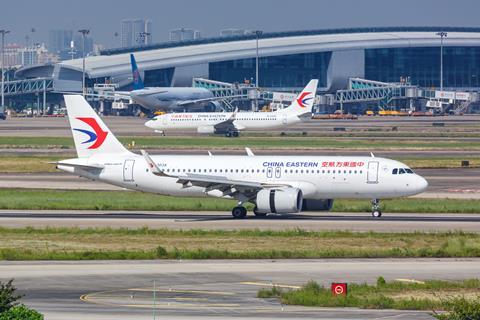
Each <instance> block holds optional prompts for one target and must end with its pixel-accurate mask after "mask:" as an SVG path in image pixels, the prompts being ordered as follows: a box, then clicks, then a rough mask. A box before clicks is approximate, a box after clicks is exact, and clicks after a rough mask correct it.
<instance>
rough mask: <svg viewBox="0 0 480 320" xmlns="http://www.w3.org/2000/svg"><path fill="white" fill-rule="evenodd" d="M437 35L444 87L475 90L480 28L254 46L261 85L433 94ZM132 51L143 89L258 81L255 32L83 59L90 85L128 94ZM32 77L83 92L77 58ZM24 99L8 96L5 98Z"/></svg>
mask: <svg viewBox="0 0 480 320" xmlns="http://www.w3.org/2000/svg"><path fill="white" fill-rule="evenodd" d="M439 31H442V32H446V33H447V36H446V37H443V42H442V48H443V87H444V90H458V91H470V92H477V91H479V90H480V62H479V61H480V28H463V27H383V28H351V29H330V30H306V31H290V32H273V33H263V34H262V36H261V38H260V39H259V44H258V46H259V47H258V49H259V51H258V52H259V57H260V59H259V86H260V87H262V88H264V89H266V90H273V91H294V90H299V89H301V88H302V87H303V86H304V85H305V83H307V82H308V81H309V80H310V79H312V78H316V79H319V81H320V82H319V90H318V91H319V93H335V92H336V91H337V90H339V89H345V88H347V86H348V84H349V79H351V78H361V79H368V80H374V81H379V82H385V83H402V84H405V83H408V84H409V85H413V86H419V87H422V88H428V89H437V90H438V89H439V88H440V73H441V71H440V52H441V46H440V45H441V38H440V36H439V35H437V33H438V32H439ZM132 52H133V53H134V54H135V57H136V59H137V62H138V65H139V68H140V69H141V70H142V76H143V78H144V82H145V85H146V86H190V85H192V82H193V79H194V78H204V79H210V80H215V81H220V82H226V83H235V82H240V83H243V82H244V81H245V80H247V81H250V82H254V81H255V69H256V66H255V58H256V35H254V34H252V35H245V36H234V37H218V38H208V39H199V40H191V41H180V42H167V43H159V44H152V45H148V46H140V47H131V48H121V49H110V50H105V51H103V52H102V53H101V55H99V56H91V57H87V58H86V76H87V86H88V87H90V88H93V86H94V85H95V84H104V83H111V84H115V85H118V87H119V88H120V89H129V88H130V86H131V82H132V77H131V71H130V60H129V54H130V53H132ZM35 78H42V79H51V80H52V81H53V82H52V86H50V87H48V88H47V91H49V90H50V91H52V92H54V91H58V92H64V91H81V79H82V59H74V60H69V61H63V62H61V63H58V64H55V65H52V64H49V65H38V66H30V67H25V68H21V69H19V70H18V71H17V72H16V80H20V81H27V82H28V81H30V82H31V81H34V80H32V79H35ZM7 85H8V84H7ZM18 87H19V88H21V86H20V84H19V86H18ZM22 94H24V93H23V92H21V91H19V92H7V98H8V97H15V95H22ZM25 94H27V93H25ZM39 94H42V92H40V91H39ZM48 94H49V93H48V92H47V95H48Z"/></svg>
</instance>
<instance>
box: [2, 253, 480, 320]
mask: <svg viewBox="0 0 480 320" xmlns="http://www.w3.org/2000/svg"><path fill="white" fill-rule="evenodd" d="M378 276H383V277H385V279H386V280H387V281H390V280H394V279H417V280H426V279H445V280H459V279H464V278H479V277H480V259H476V258H473V259H348V260H343V259H329V260H275V261H270V260H248V261H239V260H229V261H224V260H210V261H161V260H158V261H138V262H137V261H94V262H82V261H79V262H0V279H2V280H5V279H10V278H15V284H16V286H17V287H18V288H19V290H20V293H24V294H25V295H26V296H25V298H24V299H23V301H24V302H25V303H26V304H28V305H29V306H31V307H33V308H35V309H38V310H39V311H40V312H42V313H44V314H45V315H46V319H48V320H64V319H70V320H80V319H82V320H83V319H93V320H96V319H101V320H107V319H112V320H113V319H121V320H123V319H125V320H126V319H152V310H153V308H152V307H153V303H154V302H153V281H154V280H155V288H156V299H155V308H156V315H157V319H162V318H163V319H165V318H169V319H170V318H175V319H198V318H204V317H214V318H215V319H238V318H253V319H277V318H282V319H298V318H305V319H385V318H395V319H433V318H432V317H431V316H430V315H429V312H423V311H396V310H360V309H355V308H345V309H335V308H311V307H295V306H282V305H280V304H279V302H278V301H277V300H275V299H258V298H256V293H257V291H258V290H259V289H260V288H262V287H269V286H271V285H272V284H275V285H278V286H283V287H290V288H295V287H298V286H301V285H302V284H304V283H306V282H307V281H309V280H315V281H317V282H319V283H320V284H322V285H324V286H329V284H330V283H331V282H340V281H341V282H348V283H352V282H354V283H363V282H368V283H374V282H375V280H376V278H377V277H378Z"/></svg>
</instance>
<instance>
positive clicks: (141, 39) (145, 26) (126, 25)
mask: <svg viewBox="0 0 480 320" xmlns="http://www.w3.org/2000/svg"><path fill="white" fill-rule="evenodd" d="M121 40H122V43H121V45H122V47H134V46H140V45H144V44H151V43H152V22H151V21H150V20H149V19H125V20H122V35H121Z"/></svg>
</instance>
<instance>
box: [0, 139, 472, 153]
mask: <svg viewBox="0 0 480 320" xmlns="http://www.w3.org/2000/svg"><path fill="white" fill-rule="evenodd" d="M119 139H120V141H121V142H122V143H124V144H125V145H128V144H130V143H131V142H132V141H135V147H136V148H145V149H149V148H157V149H158V148H169V149H170V148H179V149H185V148H188V149H206V148H209V149H239V148H244V147H252V148H262V149H292V148H293V149H302V148H303V149H305V148H306V149H313V148H324V149H325V148H328V149H355V150H363V149H366V150H372V149H411V150H431V149H448V150H479V149H480V142H479V141H459V140H438V141H437V140H435V141H429V140H422V139H400V140H395V139H394V138H392V139H388V140H385V139H375V138H371V139H364V140H356V139H348V138H339V137H311V136H305V137H295V136H293V137H292V136H278V137H251V136H246V137H240V138H235V139H229V138H225V137H218V136H194V137H183V136H182V137H174V136H171V137H168V136H167V137H142V136H139V137H120V138H119ZM0 148H61V149H73V140H72V138H70V137H1V138H0Z"/></svg>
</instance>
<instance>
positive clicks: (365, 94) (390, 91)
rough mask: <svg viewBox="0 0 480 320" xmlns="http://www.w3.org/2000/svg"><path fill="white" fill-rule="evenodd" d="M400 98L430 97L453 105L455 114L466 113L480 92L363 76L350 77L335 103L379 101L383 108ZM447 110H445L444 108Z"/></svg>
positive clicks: (336, 95)
mask: <svg viewBox="0 0 480 320" xmlns="http://www.w3.org/2000/svg"><path fill="white" fill-rule="evenodd" d="M398 99H429V100H437V101H443V102H447V103H449V104H450V105H453V109H452V110H453V112H454V113H455V114H461V113H464V112H465V111H466V110H467V109H468V106H469V105H470V104H471V103H472V102H476V101H479V95H478V93H474V92H463V91H440V90H431V89H424V88H420V87H418V86H414V85H411V84H410V83H409V82H408V81H405V82H381V81H373V80H367V79H362V78H350V79H349V81H348V89H345V90H338V91H337V92H336V94H335V99H334V103H337V104H340V109H341V110H343V104H344V103H358V102H378V103H379V106H380V107H382V108H386V107H388V105H389V104H390V103H391V102H392V101H393V100H398ZM442 111H445V110H442Z"/></svg>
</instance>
